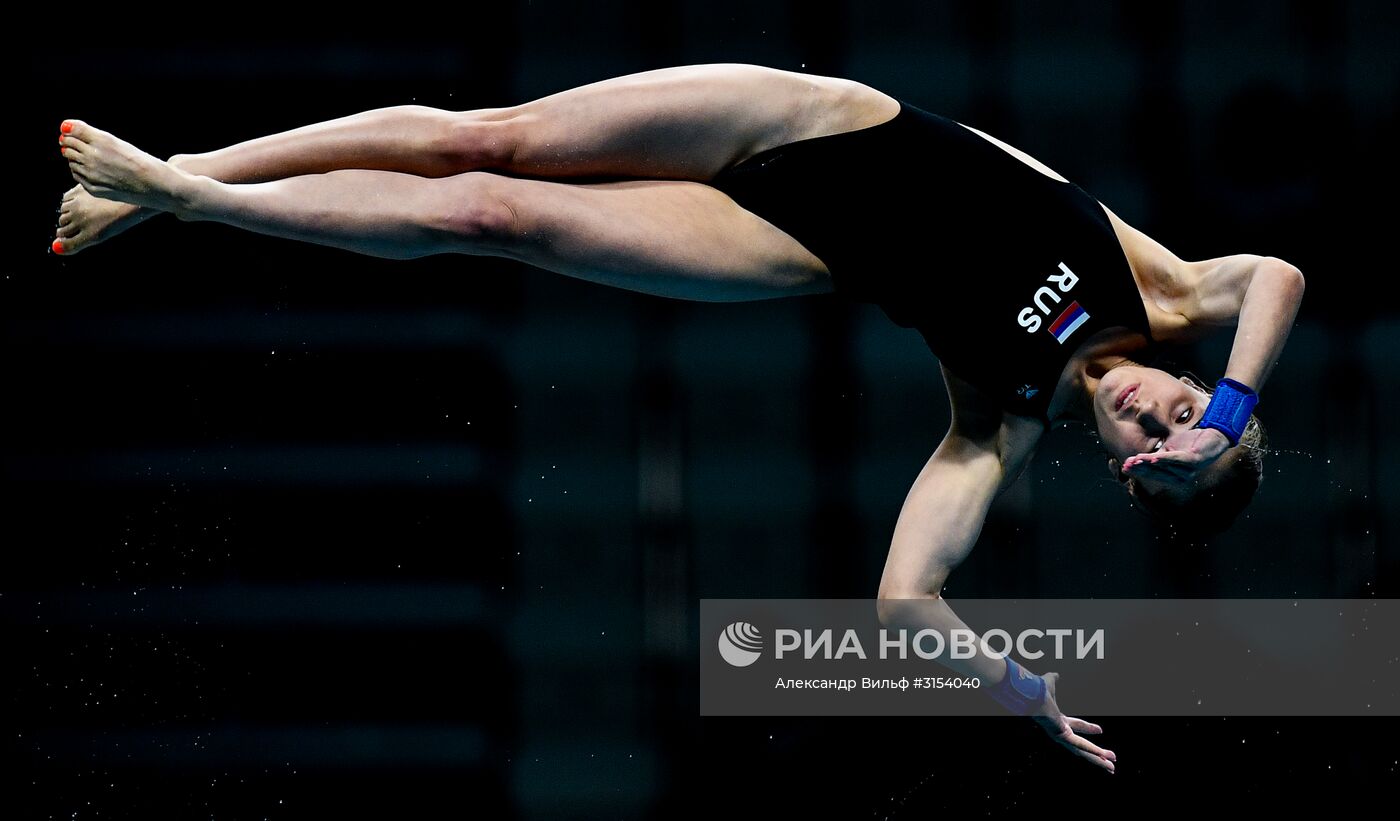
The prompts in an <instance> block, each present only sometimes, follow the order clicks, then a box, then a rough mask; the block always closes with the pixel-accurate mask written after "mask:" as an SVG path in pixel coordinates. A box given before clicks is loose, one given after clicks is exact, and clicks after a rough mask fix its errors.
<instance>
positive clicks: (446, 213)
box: [68, 126, 831, 301]
mask: <svg viewBox="0 0 1400 821" xmlns="http://www.w3.org/2000/svg"><path fill="white" fill-rule="evenodd" d="M74 133H75V134H80V135H81V137H80V138H77V139H75V140H74V147H73V148H72V149H71V150H70V151H69V152H68V155H69V162H70V165H71V166H72V168H73V171H74V175H75V176H76V177H77V178H78V179H79V180H80V181H81V182H82V183H83V185H84V186H85V187H86V188H88V190H89V191H90V192H92V193H96V194H98V195H101V196H103V197H108V198H119V199H122V200H124V201H127V202H132V203H134V204H137V205H142V206H145V207H149V208H153V209H155V210H158V211H170V212H172V213H174V214H175V215H176V216H178V217H180V218H181V219H184V220H208V221H215V222H220V223H224V224H226V225H231V226H235V227H238V228H243V229H245V230H249V231H255V232H258V233H262V234H268V235H271V236H277V237H285V238H288V239H295V240H301V241H305V242H314V243H318V244H321V245H329V246H332V247H336V248H343V249H346V250H350V251H354V252H357V253H362V254H370V255H373V256H378V257H388V258H395V259H405V258H413V257H420V256H426V255H429V254H441V253H462V254H485V255H493V256H501V257H506V258H509V259H515V260H519V261H521V262H525V263H528V264H531V265H534V266H537V267H540V268H544V269H546V270H550V271H556V272H558V273H562V274H567V275H569V276H574V277H578V278H581V279H585V280H588V281H591V282H598V283H602V284H607V285H613V286H617V287H622V288H628V289H631V290H636V291H641V292H644V293H650V294H656V295H661V296H670V297H676V298H684V299H697V300H715V301H718V300H745V299H762V298H769V297H778V296H791V295H797V294H808V293H820V292H824V291H829V290H831V286H830V276H829V275H828V272H827V269H826V267H825V265H823V264H822V262H821V261H820V260H818V259H817V258H816V257H815V256H813V255H812V254H811V253H810V252H809V251H808V250H807V249H805V248H804V247H803V246H802V245H801V244H799V243H798V242H797V241H796V240H794V239H793V238H792V237H790V236H788V235H787V234H785V233H783V232H782V231H780V230H778V229H777V228H775V227H774V226H773V225H771V224H769V223H768V222H767V221H765V220H763V219H760V218H759V217H757V216H755V215H754V214H752V213H750V212H748V211H746V210H744V209H743V208H740V207H739V206H738V205H737V204H736V203H735V202H734V201H733V200H731V199H730V198H729V197H728V196H726V195H725V194H724V193H722V192H720V191H719V190H717V189H715V188H712V187H710V186H708V185H705V184H703V183H697V182H690V181H684V180H625V181H617V182H598V183H588V184H580V183H568V182H558V181H552V180H538V179H530V178H519V177H510V176H504V175H500V174H493V173H490V172H482V171H472V172H467V173H464V174H458V175H455V176H451V177H441V178H426V177H419V176H415V175H412V174H400V173H398V172H392V171H374V170H359V169H342V170H338V171H330V172H327V173H325V174H312V175H306V176H299V177H289V178H287V179H282V180H273V181H271V182H262V183H248V184H242V185H239V184H229V183H223V182H219V181H218V180H215V179H212V178H210V177H202V176H195V175H192V174H189V173H187V172H184V171H181V170H180V169H177V168H174V167H173V166H171V165H170V164H169V163H165V162H162V161H161V160H158V159H156V158H155V157H152V156H150V155H149V154H145V153H144V152H142V151H140V150H139V149H137V148H135V147H134V146H132V145H130V144H129V143H125V142H123V141H121V140H119V139H117V138H116V137H113V136H112V135H110V134H107V133H106V132H102V131H100V130H98V129H95V128H92V127H91V126H84V128H82V129H77V130H75V131H74Z"/></svg>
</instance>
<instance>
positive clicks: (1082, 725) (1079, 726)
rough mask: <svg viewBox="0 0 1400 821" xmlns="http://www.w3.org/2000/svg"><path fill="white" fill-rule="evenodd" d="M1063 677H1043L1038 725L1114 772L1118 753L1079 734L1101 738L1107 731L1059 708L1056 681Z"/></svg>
mask: <svg viewBox="0 0 1400 821" xmlns="http://www.w3.org/2000/svg"><path fill="white" fill-rule="evenodd" d="M1059 677H1060V674H1059V673H1046V674H1045V675H1044V676H1043V678H1044V679H1045V689H1046V696H1045V705H1044V707H1043V708H1042V712H1041V714H1040V715H1036V716H1033V718H1035V723H1036V724H1039V725H1040V728H1041V729H1042V730H1044V731H1045V732H1047V733H1049V734H1050V737H1051V738H1053V739H1055V742H1056V743H1058V744H1060V745H1062V746H1064V747H1065V748H1066V749H1068V750H1069V751H1070V752H1072V753H1074V754H1075V755H1077V756H1080V757H1081V758H1084V759H1085V760H1087V761H1089V762H1091V763H1093V764H1095V765H1097V766H1099V767H1102V768H1104V769H1105V770H1108V771H1109V772H1114V771H1115V770H1116V769H1117V764H1116V763H1115V762H1117V761H1118V754H1117V753H1115V752H1113V751H1112V750H1105V749H1104V748H1103V747H1100V746H1098V745H1097V744H1095V743H1094V742H1092V741H1090V740H1089V739H1087V738H1084V737H1083V736H1080V735H1079V733H1089V734H1091V735H1098V734H1099V733H1102V732H1103V728H1102V727H1100V726H1099V725H1097V724H1091V723H1089V722H1087V721H1085V720H1084V719H1082V718H1074V717H1072V716H1067V715H1065V714H1063V713H1061V712H1060V708H1059V705H1057V704H1056V703H1055V682H1056V681H1057V680H1058V679H1059Z"/></svg>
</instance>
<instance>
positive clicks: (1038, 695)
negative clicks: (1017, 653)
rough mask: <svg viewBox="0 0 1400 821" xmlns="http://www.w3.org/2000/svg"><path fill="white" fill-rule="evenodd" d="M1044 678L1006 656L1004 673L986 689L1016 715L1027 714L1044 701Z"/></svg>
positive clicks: (1045, 692) (1045, 691) (1036, 709)
mask: <svg viewBox="0 0 1400 821" xmlns="http://www.w3.org/2000/svg"><path fill="white" fill-rule="evenodd" d="M1047 692H1048V691H1047V690H1046V687H1045V679H1044V677H1042V676H1038V675H1036V674H1035V673H1032V672H1031V671H1029V670H1027V669H1026V668H1024V667H1022V666H1021V665H1019V664H1017V663H1016V662H1014V661H1012V660H1011V657H1010V656H1007V657H1006V675H1004V676H1002V677H1001V681H999V682H997V683H996V684H994V685H992V687H991V688H990V689H989V690H988V691H987V694H988V695H990V696H991V697H992V698H993V699H995V700H996V702H997V703H998V704H1000V705H1001V706H1003V707H1005V708H1006V709H1008V710H1010V711H1011V712H1012V713H1014V714H1016V715H1018V716H1028V715H1030V714H1032V713H1034V712H1036V711H1038V710H1039V709H1040V707H1041V705H1043V704H1044V703H1045V696H1046V694H1047Z"/></svg>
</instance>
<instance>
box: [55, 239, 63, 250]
mask: <svg viewBox="0 0 1400 821" xmlns="http://www.w3.org/2000/svg"><path fill="white" fill-rule="evenodd" d="M53 252H54V253H55V254H61V253H63V240H61V239H56V240H54V241H53Z"/></svg>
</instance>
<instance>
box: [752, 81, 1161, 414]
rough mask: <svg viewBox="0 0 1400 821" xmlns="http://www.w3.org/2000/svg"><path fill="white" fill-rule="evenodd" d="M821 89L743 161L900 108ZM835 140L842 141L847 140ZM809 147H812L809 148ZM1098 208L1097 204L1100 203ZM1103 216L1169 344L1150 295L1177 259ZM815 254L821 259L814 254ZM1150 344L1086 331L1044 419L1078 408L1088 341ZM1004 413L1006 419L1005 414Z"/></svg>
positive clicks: (857, 88)
mask: <svg viewBox="0 0 1400 821" xmlns="http://www.w3.org/2000/svg"><path fill="white" fill-rule="evenodd" d="M820 88H821V89H822V90H823V92H824V93H823V94H820V95H815V96H814V98H813V105H812V106H810V107H809V108H808V109H807V111H805V112H804V114H803V116H799V117H796V118H794V119H793V120H791V121H790V123H789V126H788V127H786V128H785V129H784V131H783V132H782V133H777V134H774V135H773V138H772V140H771V141H770V142H771V144H769V145H761V146H756V147H755V151H753V152H751V153H749V155H748V156H747V157H744V158H742V159H744V160H747V159H748V158H749V157H753V156H755V155H756V154H759V153H762V152H763V151H765V150H767V149H770V148H775V147H777V146H786V145H787V144H788V143H792V142H797V141H801V140H812V139H813V138H818V137H826V136H832V135H837V134H843V133H845V132H851V131H860V130H864V129H868V128H871V127H873V126H877V125H880V124H882V123H885V122H887V121H889V120H892V119H894V118H895V117H896V116H897V115H898V114H899V111H900V106H901V104H900V101H899V100H898V99H896V98H894V97H892V96H890V95H887V94H884V93H882V92H880V91H878V90H876V89H873V88H870V87H869V86H865V85H862V84H860V83H854V82H850V81H845V80H839V81H838V80H836V79H835V78H822V83H821V84H820ZM958 125H959V126H961V127H962V128H964V129H966V130H967V131H968V132H971V133H972V134H975V135H977V137H979V138H981V139H982V140H985V141H986V142H987V143H990V144H991V145H994V146H996V147H997V148H999V149H1001V150H1002V151H1004V152H1006V153H1007V154H1009V155H1011V156H1013V157H1015V158H1016V159H1018V160H1020V161H1021V162H1022V163H1024V164H1025V165H1026V166H1028V167H1030V168H1032V169H1034V170H1035V171H1037V172H1038V173H1040V174H1043V175H1045V176H1046V177H1049V178H1051V179H1054V180H1056V181H1058V182H1061V183H1067V182H1068V181H1067V180H1066V179H1065V178H1064V177H1062V176H1061V175H1059V174H1057V173H1056V172H1055V171H1054V170H1053V169H1050V168H1049V167H1048V166H1046V165H1044V164H1043V163H1041V162H1039V161H1038V160H1036V159H1035V158H1033V157H1031V156H1030V155H1028V154H1026V153H1025V152H1022V151H1020V150H1019V149H1016V148H1015V147H1013V146H1010V145H1008V144H1006V143H1004V142H1002V141H1001V140H998V139H996V138H994V137H992V136H990V135H988V134H985V133H983V132H981V131H979V130H977V129H975V128H972V127H970V126H966V125H962V124H960V123H959V124H958ZM840 139H842V140H843V141H844V140H847V139H848V138H845V137H843V138H840ZM808 148H812V146H809V147H808ZM1094 202H1096V201H1094ZM1099 205H1100V206H1101V204H1099ZM1103 213H1104V215H1105V216H1106V217H1107V221H1108V223H1109V224H1111V226H1112V230H1113V233H1114V235H1115V237H1116V238H1117V240H1118V244H1119V246H1120V247H1121V249H1122V252H1123V257H1124V259H1126V261H1127V263H1128V267H1129V268H1131V270H1132V276H1133V279H1134V284H1135V285H1136V288H1137V296H1138V298H1139V299H1140V301H1141V305H1142V309H1143V312H1144V314H1145V320H1146V323H1147V326H1148V329H1149V331H1150V333H1151V336H1152V341H1158V342H1161V341H1168V340H1170V339H1171V337H1172V336H1173V332H1174V331H1175V330H1179V327H1180V326H1179V324H1178V323H1174V322H1173V319H1172V317H1173V315H1172V314H1170V313H1169V312H1168V311H1166V310H1164V309H1163V308H1161V307H1160V305H1159V298H1158V296H1156V295H1155V294H1154V288H1153V283H1154V281H1156V280H1157V279H1158V278H1160V277H1162V276H1163V275H1164V274H1165V275H1170V273H1171V272H1172V271H1173V270H1174V268H1175V266H1179V265H1180V264H1181V262H1180V260H1178V259H1176V257H1174V256H1173V255H1171V254H1170V253H1169V252H1167V251H1166V249H1165V248H1162V247H1161V246H1160V245H1159V244H1157V243H1155V242H1153V241H1152V240H1151V239H1150V238H1148V237H1146V235H1144V234H1142V233H1141V232H1139V231H1137V230H1136V229H1134V228H1132V227H1131V226H1128V225H1127V224H1126V223H1124V222H1123V221H1122V220H1121V219H1119V218H1118V217H1117V216H1116V215H1115V214H1113V213H1112V212H1111V211H1109V210H1108V209H1107V208H1103ZM817 238H818V236H817V235H813V239H817ZM818 256H823V255H822V254H821V253H818ZM1178 320H1179V318H1178ZM1139 321H1140V320H1139ZM1149 341H1150V340H1148V339H1147V338H1146V337H1145V336H1144V335H1143V334H1142V333H1140V332H1138V331H1136V330H1132V329H1129V328H1127V327H1112V326H1110V327H1101V328H1099V329H1097V330H1093V329H1091V330H1090V336H1089V337H1087V338H1086V339H1084V340H1082V341H1079V342H1078V344H1077V345H1076V350H1075V352H1074V353H1073V354H1072V355H1071V356H1070V357H1069V358H1068V361H1067V362H1066V363H1065V365H1064V367H1063V369H1061V371H1060V374H1059V379H1058V382H1057V384H1056V385H1055V388H1054V390H1053V393H1052V394H1051V399H1050V403H1049V406H1048V408H1047V409H1046V414H1047V417H1048V419H1049V420H1050V421H1054V420H1056V419H1058V418H1062V417H1064V416H1066V415H1073V414H1074V412H1075V409H1076V405H1077V404H1080V403H1078V402H1076V399H1077V397H1076V391H1079V390H1081V389H1080V379H1079V375H1080V374H1082V372H1083V366H1084V364H1085V357H1086V356H1087V353H1086V352H1087V351H1088V350H1090V348H1091V345H1090V343H1091V342H1092V343H1093V345H1092V347H1093V348H1094V349H1096V350H1099V351H1102V350H1103V348H1104V346H1105V345H1107V346H1108V347H1110V348H1112V349H1115V350H1119V349H1121V350H1122V351H1123V352H1124V354H1125V355H1130V354H1131V352H1132V351H1133V350H1136V349H1140V348H1142V347H1144V346H1146V345H1147V344H1148V342H1149ZM988 400H989V401H991V398H990V397H988ZM1007 415H1008V416H1010V414H1007Z"/></svg>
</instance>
